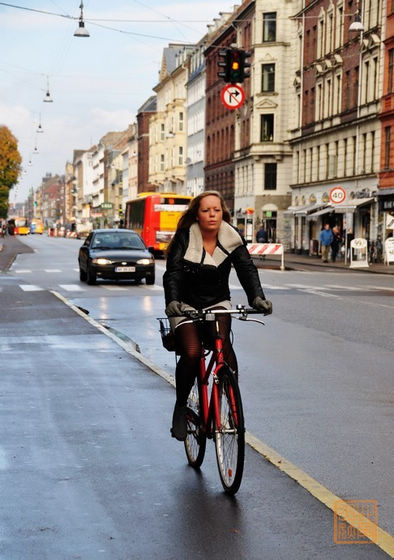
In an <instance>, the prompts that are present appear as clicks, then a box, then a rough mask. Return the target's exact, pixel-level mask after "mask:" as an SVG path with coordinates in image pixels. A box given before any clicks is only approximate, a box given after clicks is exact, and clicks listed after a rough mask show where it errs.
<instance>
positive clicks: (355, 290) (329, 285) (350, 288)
mask: <svg viewBox="0 0 394 560" xmlns="http://www.w3.org/2000/svg"><path fill="white" fill-rule="evenodd" d="M325 286H326V288H328V289H330V288H334V290H349V291H350V292H365V288H358V287H357V286H340V285H339V284H325Z"/></svg>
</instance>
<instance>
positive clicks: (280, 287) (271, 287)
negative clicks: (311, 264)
mask: <svg viewBox="0 0 394 560" xmlns="http://www.w3.org/2000/svg"><path fill="white" fill-rule="evenodd" d="M266 288H267V290H290V288H289V287H288V286H273V285H272V284H266V283H265V282H263V289H264V290H265V289H266Z"/></svg>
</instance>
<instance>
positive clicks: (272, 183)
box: [264, 163, 277, 191]
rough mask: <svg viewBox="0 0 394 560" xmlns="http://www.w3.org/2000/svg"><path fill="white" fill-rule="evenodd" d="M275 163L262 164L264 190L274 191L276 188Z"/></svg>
mask: <svg viewBox="0 0 394 560" xmlns="http://www.w3.org/2000/svg"><path fill="white" fill-rule="evenodd" d="M276 170H277V164H276V163H266V164H265V165H264V188H265V190H266V191H274V190H275V189H276Z"/></svg>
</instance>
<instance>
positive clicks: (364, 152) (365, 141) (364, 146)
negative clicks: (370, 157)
mask: <svg viewBox="0 0 394 560" xmlns="http://www.w3.org/2000/svg"><path fill="white" fill-rule="evenodd" d="M366 163H367V135H366V134H363V153H362V163H361V166H362V167H361V173H365V170H366Z"/></svg>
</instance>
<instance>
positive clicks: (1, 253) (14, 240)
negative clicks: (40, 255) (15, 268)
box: [0, 235, 33, 272]
mask: <svg viewBox="0 0 394 560" xmlns="http://www.w3.org/2000/svg"><path fill="white" fill-rule="evenodd" d="M20 253H33V249H31V248H30V247H28V246H27V245H25V244H24V243H22V241H20V239H19V237H15V236H13V235H6V236H5V237H0V272H4V271H6V270H8V269H9V268H10V266H11V265H12V263H13V262H14V260H15V257H16V255H19V254H20Z"/></svg>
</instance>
